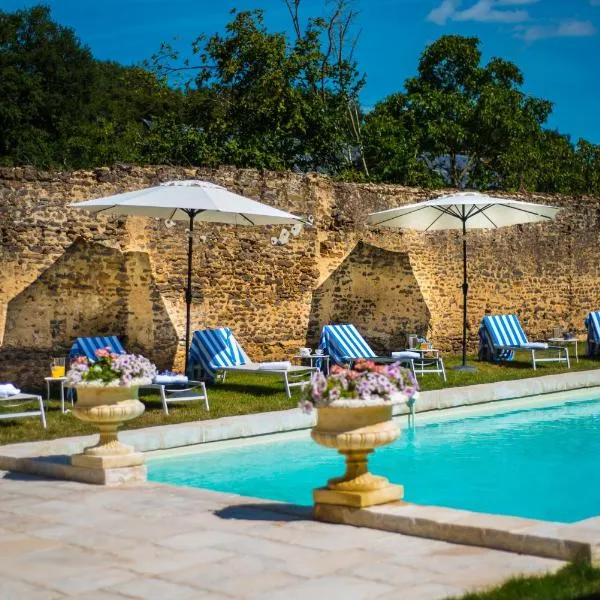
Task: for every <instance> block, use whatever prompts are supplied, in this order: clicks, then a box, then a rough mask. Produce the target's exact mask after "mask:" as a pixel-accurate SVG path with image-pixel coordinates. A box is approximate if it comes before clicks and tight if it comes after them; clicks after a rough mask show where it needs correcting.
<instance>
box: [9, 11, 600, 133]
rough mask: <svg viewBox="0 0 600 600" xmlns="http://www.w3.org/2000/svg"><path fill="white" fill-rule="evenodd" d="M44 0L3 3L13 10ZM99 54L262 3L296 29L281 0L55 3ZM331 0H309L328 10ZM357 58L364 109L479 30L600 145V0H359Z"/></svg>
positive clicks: (217, 26)
mask: <svg viewBox="0 0 600 600" xmlns="http://www.w3.org/2000/svg"><path fill="white" fill-rule="evenodd" d="M36 3H37V2H24V1H23V0H0V8H2V9H4V10H9V11H10V10H14V9H17V8H24V7H26V6H31V5H33V4H36ZM46 3H47V4H49V5H50V6H51V8H52V14H53V16H54V18H55V19H56V20H57V21H59V22H60V23H62V24H64V25H68V26H70V27H73V28H74V29H75V31H76V32H77V34H78V35H79V37H80V39H81V40H82V42H83V43H85V44H87V45H88V46H89V47H90V48H91V49H92V51H93V53H94V55H95V56H96V57H97V58H100V59H111V60H116V61H119V62H122V63H125V64H131V63H139V62H141V61H142V60H143V59H145V58H148V57H150V56H151V55H152V53H153V52H155V51H156V50H157V49H158V47H159V45H160V43H161V41H165V40H171V39H172V38H174V37H175V36H177V37H178V38H179V39H180V43H181V44H182V47H185V46H187V47H189V42H191V40H193V39H194V38H195V37H196V36H197V35H198V34H200V33H202V32H205V33H208V34H211V33H213V32H215V31H219V30H222V29H223V27H224V25H225V24H226V23H227V21H228V20H229V15H228V11H229V9H231V8H233V7H235V8H237V9H239V10H245V9H251V8H262V9H264V10H265V15H266V20H267V24H268V25H269V27H270V28H272V29H275V30H283V29H287V28H288V27H289V18H288V15H287V12H286V9H285V6H284V4H283V2H282V0H268V1H267V0H212V1H209V0H102V2H92V1H91V0H47V2H46ZM325 4H326V0H303V14H304V15H305V16H307V15H311V14H312V15H315V14H322V13H323V11H324V10H325V8H324V7H325ZM356 6H357V8H358V9H359V10H360V11H361V13H360V17H359V24H358V25H359V27H360V29H361V36H360V41H359V45H358V48H357V54H356V57H357V59H358V61H359V65H360V68H361V70H362V71H364V72H366V73H367V85H366V88H365V90H364V92H363V94H362V102H363V104H364V105H365V106H372V105H373V104H375V102H377V101H378V100H380V99H381V98H383V97H384V96H386V95H388V94H390V93H392V92H394V91H398V90H400V89H402V86H403V83H404V80H405V79H406V78H407V77H409V76H411V75H413V74H414V73H415V71H416V66H417V62H418V57H419V54H420V53H421V52H422V50H423V48H424V47H425V45H426V44H428V43H431V42H433V41H434V40H435V39H437V38H438V37H439V36H440V35H442V34H447V33H453V34H460V35H475V36H478V37H479V38H480V39H481V40H482V49H483V52H484V57H485V58H486V59H489V58H490V57H492V56H501V57H503V58H506V59H508V60H511V61H513V62H515V63H516V64H517V65H518V66H519V67H520V68H521V69H522V71H523V72H524V74H525V91H526V92H527V93H529V94H532V95H535V96H540V97H543V98H546V99H548V100H551V101H553V102H554V103H555V107H554V113H553V116H552V117H551V120H550V123H549V124H550V126H551V127H553V128H558V129H559V130H560V131H561V132H563V133H570V134H571V135H572V137H573V139H574V140H577V139H578V138H579V137H585V138H586V139H588V140H590V141H592V142H594V143H599V144H600V112H599V111H598V99H599V98H600V67H599V64H600V0H356Z"/></svg>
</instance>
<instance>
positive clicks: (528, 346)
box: [521, 342, 548, 350]
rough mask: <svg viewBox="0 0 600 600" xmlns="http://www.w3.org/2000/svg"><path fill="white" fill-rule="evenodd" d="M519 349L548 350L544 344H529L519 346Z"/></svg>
mask: <svg viewBox="0 0 600 600" xmlns="http://www.w3.org/2000/svg"><path fill="white" fill-rule="evenodd" d="M521 348H525V349H526V350H548V344H545V343H544V342H529V343H527V344H521Z"/></svg>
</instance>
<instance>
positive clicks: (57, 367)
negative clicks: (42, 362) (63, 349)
mask: <svg viewBox="0 0 600 600" xmlns="http://www.w3.org/2000/svg"><path fill="white" fill-rule="evenodd" d="M50 372H51V373H52V377H64V376H65V359H64V358H53V359H52V363H51V364H50Z"/></svg>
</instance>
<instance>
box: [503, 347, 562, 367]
mask: <svg viewBox="0 0 600 600" xmlns="http://www.w3.org/2000/svg"><path fill="white" fill-rule="evenodd" d="M494 349H495V350H513V351H514V352H516V351H519V352H531V362H532V363H533V370H534V371H536V370H537V366H536V365H537V363H543V362H558V363H561V362H565V363H567V368H569V369H570V368H571V361H570V359H569V349H568V348H565V347H564V346H548V347H547V348H527V347H523V346H494ZM548 350H555V351H556V352H557V353H558V356H553V357H551V358H537V357H536V356H535V353H536V352H548ZM503 362H504V361H503Z"/></svg>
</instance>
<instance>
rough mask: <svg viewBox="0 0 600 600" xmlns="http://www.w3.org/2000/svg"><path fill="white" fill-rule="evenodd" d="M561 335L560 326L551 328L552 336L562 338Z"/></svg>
mask: <svg viewBox="0 0 600 600" xmlns="http://www.w3.org/2000/svg"><path fill="white" fill-rule="evenodd" d="M562 336H563V330H562V327H555V328H554V329H553V330H552V337H554V338H562Z"/></svg>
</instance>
